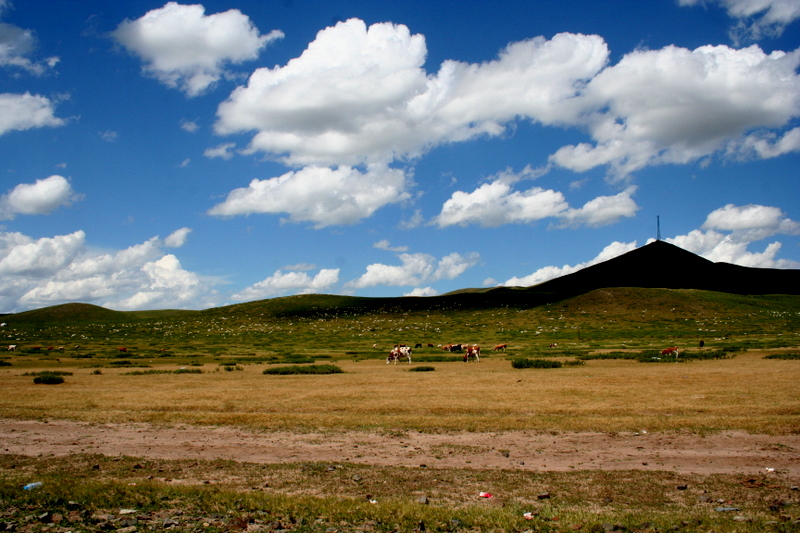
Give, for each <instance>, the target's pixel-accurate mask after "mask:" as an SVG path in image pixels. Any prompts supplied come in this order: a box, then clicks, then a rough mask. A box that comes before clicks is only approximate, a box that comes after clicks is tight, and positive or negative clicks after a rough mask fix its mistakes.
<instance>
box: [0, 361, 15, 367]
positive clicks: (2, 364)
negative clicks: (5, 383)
mask: <svg viewBox="0 0 800 533" xmlns="http://www.w3.org/2000/svg"><path fill="white" fill-rule="evenodd" d="M0 366H13V365H12V364H11V363H9V362H8V361H0Z"/></svg>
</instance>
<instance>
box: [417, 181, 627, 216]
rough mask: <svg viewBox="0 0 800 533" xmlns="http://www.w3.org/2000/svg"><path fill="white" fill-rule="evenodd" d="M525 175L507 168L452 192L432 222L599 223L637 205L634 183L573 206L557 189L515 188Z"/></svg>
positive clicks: (624, 214)
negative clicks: (467, 189)
mask: <svg viewBox="0 0 800 533" xmlns="http://www.w3.org/2000/svg"><path fill="white" fill-rule="evenodd" d="M524 176H525V174H524V173H522V174H519V175H515V174H513V173H510V172H508V171H506V172H502V173H500V174H498V175H497V176H495V178H494V179H493V181H490V182H488V183H484V184H483V185H481V186H480V187H478V188H477V189H475V190H474V191H473V192H471V193H467V192H463V191H456V192H454V193H453V194H452V196H451V197H450V199H449V200H447V201H446V202H445V203H444V205H443V206H442V211H441V213H439V215H438V216H436V217H435V218H434V220H433V223H435V224H437V225H438V226H439V227H446V226H452V225H456V224H457V225H460V226H466V225H468V224H479V225H481V226H483V227H497V226H501V225H503V224H512V223H533V222H537V221H539V220H543V219H545V218H556V219H559V220H560V222H559V224H558V226H560V227H568V226H570V227H574V226H589V227H599V226H605V225H608V224H613V223H615V222H617V221H618V220H619V219H620V218H621V217H632V216H634V214H635V213H636V211H637V210H638V209H639V207H638V206H637V205H636V202H634V200H633V199H632V198H631V196H632V195H633V193H634V192H635V191H636V187H628V188H627V189H625V190H624V191H622V192H621V193H619V194H617V195H614V196H600V197H597V198H595V199H593V200H590V201H589V202H587V203H586V204H584V206H583V207H581V208H579V209H576V208H570V207H569V204H568V203H567V201H566V199H565V198H564V195H563V194H562V193H560V192H558V191H553V190H547V189H542V188H540V187H533V188H530V189H528V190H525V191H515V190H514V189H513V186H514V184H515V182H516V181H518V180H520V179H523V177H524Z"/></svg>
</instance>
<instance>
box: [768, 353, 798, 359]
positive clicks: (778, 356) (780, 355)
mask: <svg viewBox="0 0 800 533" xmlns="http://www.w3.org/2000/svg"><path fill="white" fill-rule="evenodd" d="M764 359H800V353H798V352H792V353H789V352H787V353H773V354H770V355H765V356H764Z"/></svg>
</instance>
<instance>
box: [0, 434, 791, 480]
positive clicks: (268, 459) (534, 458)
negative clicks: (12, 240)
mask: <svg viewBox="0 0 800 533" xmlns="http://www.w3.org/2000/svg"><path fill="white" fill-rule="evenodd" d="M0 453H9V454H19V455H28V456H47V455H54V456H67V455H72V454H78V453H98V454H102V455H106V456H123V455H124V456H131V457H142V458H149V459H197V460H214V459H226V460H233V461H237V462H243V463H244V462H246V463H265V464H282V463H283V464H285V463H298V462H350V463H353V464H364V465H376V466H411V467H415V466H416V467H418V466H421V465H425V466H428V467H436V468H467V469H495V468H502V469H510V470H528V471H541V472H544V471H556V472H558V471H562V472H563V471H574V470H653V471H672V472H675V473H685V474H700V475H710V474H744V475H748V476H752V475H756V474H765V475H769V473H771V472H775V473H776V474H781V475H782V476H783V477H784V478H785V479H788V480H792V481H793V482H797V481H799V480H800V435H753V434H748V433H744V432H736V431H734V432H721V433H712V434H707V435H698V434H694V433H670V434H663V433H662V434H657V433H648V432H641V433H615V434H605V433H559V434H541V433H532V432H531V433H529V432H522V431H515V432H504V433H420V432H417V431H407V432H396V433H389V432H352V431H350V432H320V433H300V432H288V431H257V430H252V429H242V428H232V427H190V426H177V427H163V426H154V425H148V424H102V425H99V424H87V423H81V422H71V421H64V420H51V421H32V420H10V419H0Z"/></svg>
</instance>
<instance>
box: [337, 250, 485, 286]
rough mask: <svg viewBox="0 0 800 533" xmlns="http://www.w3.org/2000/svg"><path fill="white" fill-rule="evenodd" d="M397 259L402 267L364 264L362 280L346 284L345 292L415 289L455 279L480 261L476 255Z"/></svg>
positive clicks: (416, 255) (422, 256) (407, 255)
mask: <svg viewBox="0 0 800 533" xmlns="http://www.w3.org/2000/svg"><path fill="white" fill-rule="evenodd" d="M398 258H399V259H400V262H401V263H402V264H401V265H385V264H382V263H373V264H371V265H367V271H366V272H365V273H364V274H363V275H362V276H361V277H359V278H357V279H355V280H353V281H349V282H348V283H347V284H346V285H345V287H346V288H348V289H363V288H366V287H375V286H377V285H389V286H394V287H402V286H408V287H416V286H419V285H421V284H423V283H430V282H433V281H439V280H443V279H454V278H456V277H458V276H460V275H461V274H462V273H464V271H465V270H467V269H468V268H469V267H471V266H474V265H475V264H476V263H477V262H478V261H479V260H480V255H479V254H478V253H477V252H470V253H468V254H466V255H461V254H458V253H455V252H454V253H451V254H450V255H447V256H445V257H443V258H442V259H439V260H437V259H436V258H435V257H433V256H432V255H428V254H422V253H419V254H408V253H403V254H399V255H398Z"/></svg>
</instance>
